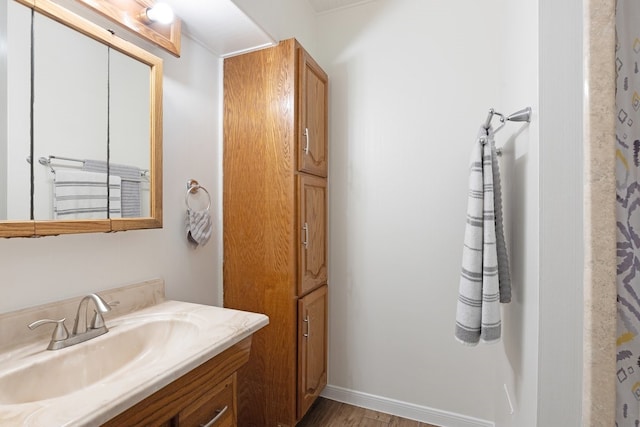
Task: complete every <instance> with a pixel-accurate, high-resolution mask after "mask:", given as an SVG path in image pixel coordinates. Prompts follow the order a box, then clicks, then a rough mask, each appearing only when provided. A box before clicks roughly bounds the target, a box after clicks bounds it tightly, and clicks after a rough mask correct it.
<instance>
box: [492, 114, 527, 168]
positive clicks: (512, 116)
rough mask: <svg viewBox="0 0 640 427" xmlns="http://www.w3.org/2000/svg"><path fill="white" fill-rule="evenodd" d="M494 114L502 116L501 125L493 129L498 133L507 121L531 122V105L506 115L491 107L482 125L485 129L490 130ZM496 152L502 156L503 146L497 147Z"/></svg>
mask: <svg viewBox="0 0 640 427" xmlns="http://www.w3.org/2000/svg"><path fill="white" fill-rule="evenodd" d="M494 116H498V117H500V126H498V127H497V128H496V129H494V130H493V133H494V134H496V133H498V131H499V130H500V129H502V128H503V127H504V126H505V125H506V124H507V122H527V123H531V107H526V108H523V109H522V110H518V111H516V112H515V113H512V114H509V115H508V116H505V115H504V114H502V113H499V112H497V111H496V110H494V109H493V108H489V114H488V115H487V119H486V120H485V121H484V124H483V125H482V126H483V127H484V128H485V129H487V130H489V127H490V126H491V120H493V117H494ZM496 154H497V155H498V156H502V148H497V149H496Z"/></svg>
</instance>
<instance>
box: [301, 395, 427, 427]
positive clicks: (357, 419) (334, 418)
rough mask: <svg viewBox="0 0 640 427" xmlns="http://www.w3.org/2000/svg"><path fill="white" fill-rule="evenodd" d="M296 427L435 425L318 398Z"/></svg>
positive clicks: (418, 426) (419, 426)
mask: <svg viewBox="0 0 640 427" xmlns="http://www.w3.org/2000/svg"><path fill="white" fill-rule="evenodd" d="M298 427H436V426H434V425H431V424H426V423H421V422H419V421H414V420H408V419H406V418H401V417H398V416H395V415H389V414H385V413H383V412H377V411H372V410H370V409H365V408H360V407H357V406H352V405H348V404H346V403H340V402H336V401H334V400H329V399H324V398H319V399H318V400H317V402H316V404H315V405H313V407H312V408H311V409H310V410H309V412H308V413H307V415H306V416H305V417H304V418H303V419H302V420H301V421H300V423H299V424H298Z"/></svg>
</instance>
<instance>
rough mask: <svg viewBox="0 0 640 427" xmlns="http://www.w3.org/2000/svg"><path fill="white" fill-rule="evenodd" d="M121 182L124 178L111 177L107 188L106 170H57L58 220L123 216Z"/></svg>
mask: <svg viewBox="0 0 640 427" xmlns="http://www.w3.org/2000/svg"><path fill="white" fill-rule="evenodd" d="M120 183H121V182H120V177H118V176H113V175H111V176H109V190H108V191H107V174H105V173H97V172H85V171H78V170H66V169H59V170H56V173H55V176H54V181H53V217H54V219H57V220H68V219H107V218H120V217H121V206H120ZM107 209H109V214H108V215H107Z"/></svg>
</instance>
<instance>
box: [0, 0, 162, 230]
mask: <svg viewBox="0 0 640 427" xmlns="http://www.w3.org/2000/svg"><path fill="white" fill-rule="evenodd" d="M15 1H17V2H18V3H20V4H23V5H25V6H27V7H29V8H30V9H32V10H34V11H36V12H38V13H41V14H42V15H44V16H47V17H49V18H51V19H53V20H55V21H57V22H60V23H61V24H63V25H66V26H67V27H69V28H71V29H74V30H76V31H78V32H80V33H81V34H84V35H86V36H87V37H90V38H92V39H94V40H96V41H98V42H100V43H103V44H104V45H105V46H108V47H111V48H112V49H115V50H117V51H119V52H121V53H123V54H125V55H127V56H129V57H131V58H133V59H135V60H137V61H140V62H142V63H144V64H146V65H148V66H149V67H150V85H151V87H150V89H151V90H150V99H149V102H150V118H149V123H150V141H149V142H150V149H151V153H150V177H149V179H150V184H149V193H150V203H151V207H150V216H149V217H141V218H109V219H95V220H63V221H59V220H42V221H40V220H29V221H13V220H7V221H0V237H37V236H51V235H58V234H76V233H100V232H110V231H125V230H139V229H148V228H162V59H160V58H158V57H156V56H155V55H152V54H151V53H149V52H147V51H145V50H143V49H141V48H139V47H138V46H136V45H134V44H132V43H129V42H127V41H125V40H123V39H120V38H118V37H117V36H115V35H114V34H112V33H111V32H109V31H108V30H106V29H103V28H101V27H99V26H98V25H96V24H94V23H92V22H90V21H88V20H86V19H84V18H82V17H80V16H78V15H76V14H75V13H73V12H71V11H69V10H67V9H65V8H63V7H62V6H59V5H57V4H56V3H53V2H52V1H50V0H15Z"/></svg>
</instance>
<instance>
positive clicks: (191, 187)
mask: <svg viewBox="0 0 640 427" xmlns="http://www.w3.org/2000/svg"><path fill="white" fill-rule="evenodd" d="M199 190H202V191H204V192H205V194H206V195H207V208H206V209H205V211H208V210H209V208H211V195H210V194H209V192H208V191H207V189H206V188H204V187H203V186H202V185H200V183H199V182H198V181H196V180H195V179H189V180H187V194H185V196H184V202H185V203H186V205H187V208H189V209H191V210H193V208H192V207H191V205H189V196H190V195H193V194H196V193H197V192H198V191H199Z"/></svg>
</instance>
